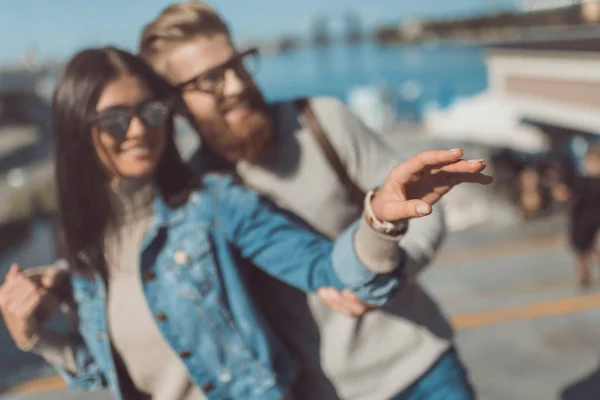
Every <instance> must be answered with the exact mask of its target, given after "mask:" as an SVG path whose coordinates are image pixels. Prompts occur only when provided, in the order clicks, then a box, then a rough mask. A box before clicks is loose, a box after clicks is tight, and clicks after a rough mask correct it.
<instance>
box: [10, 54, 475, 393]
mask: <svg viewBox="0 0 600 400" xmlns="http://www.w3.org/2000/svg"><path fill="white" fill-rule="evenodd" d="M170 94H171V92H170V88H169V86H168V85H166V84H165V83H164V82H163V81H162V80H161V79H160V78H158V77H157V76H156V75H155V74H154V73H153V72H152V70H151V69H150V68H149V67H147V66H146V65H145V64H144V63H143V62H141V61H140V60H139V59H137V58H136V57H135V56H133V55H130V54H128V53H126V52H123V51H119V50H117V49H113V48H106V49H95V50H85V51H83V52H81V53H79V54H77V55H76V56H75V57H74V58H73V59H72V60H71V61H70V62H69V63H68V64H67V66H66V68H65V71H64V73H63V76H62V77H61V79H60V81H59V83H58V86H57V89H56V92H55V96H54V101H53V118H54V131H55V154H56V160H55V162H56V178H57V184H58V194H59V204H60V213H61V228H62V231H63V233H64V244H65V253H66V257H67V260H68V262H69V269H70V275H71V279H70V287H71V289H72V293H73V296H72V297H73V300H74V304H75V306H74V309H75V310H76V315H77V317H78V320H79V325H78V331H77V332H76V334H73V335H59V334H56V333H54V332H51V331H49V330H48V329H46V328H44V327H43V326H42V324H41V321H43V320H44V316H45V315H46V314H48V313H49V312H51V311H52V310H51V309H52V308H53V307H54V305H55V304H56V300H55V299H54V298H53V297H52V295H50V294H49V292H48V290H46V289H45V288H46V287H50V286H51V285H49V284H48V285H46V284H44V280H45V278H47V277H42V279H41V284H40V285H35V284H34V283H33V282H32V280H30V279H28V278H27V277H26V276H25V275H24V274H22V273H21V272H20V271H19V269H18V267H17V266H13V267H12V268H11V271H10V272H9V274H8V276H7V278H6V281H5V283H4V284H3V286H2V287H1V288H0V309H1V310H2V313H3V316H4V319H5V321H6V323H7V326H8V328H9V330H10V332H11V335H12V336H13V338H14V340H15V342H16V343H17V344H18V345H19V346H20V347H21V348H23V349H26V350H27V349H29V350H33V351H36V352H38V353H40V354H42V355H43V356H44V357H45V358H46V359H47V360H48V361H49V362H51V363H52V364H53V365H54V366H56V367H57V369H58V370H59V371H60V373H61V375H62V376H63V377H64V378H65V380H66V381H67V383H68V384H69V385H70V386H71V387H75V388H81V389H87V390H91V389H98V388H102V387H106V386H108V387H109V388H110V390H111V392H112V394H113V395H114V397H115V398H117V399H121V398H127V399H130V398H136V397H139V396H147V395H149V396H151V397H152V398H157V399H186V400H188V399H204V398H210V399H232V398H235V399H250V398H252V399H280V398H283V397H285V396H286V393H287V390H288V387H289V386H290V385H291V383H292V382H293V381H294V379H295V377H296V374H297V366H296V364H295V362H294V360H292V359H291V357H290V356H289V355H288V353H287V352H286V350H285V349H284V348H283V347H282V345H281V344H280V343H279V342H278V341H277V339H276V338H275V337H274V335H272V333H271V332H270V331H269V329H268V328H267V326H266V325H265V324H264V323H263V321H262V320H261V317H260V316H259V315H257V313H256V311H255V310H254V308H253V307H252V302H251V300H250V299H249V298H248V297H247V295H246V290H245V287H244V275H245V273H246V271H244V270H243V269H241V268H238V267H237V264H236V257H238V256H242V257H244V258H247V259H249V260H251V261H252V262H253V263H254V264H256V265H257V266H258V267H260V268H262V269H264V270H265V271H266V272H268V273H270V274H272V275H274V276H275V277H277V278H279V279H281V280H283V281H285V282H287V283H289V284H291V285H294V286H296V287H298V288H300V289H302V290H305V291H309V290H310V291H312V290H316V289H317V288H318V287H321V286H334V287H337V288H340V289H342V288H348V289H352V290H353V291H354V293H355V294H356V295H357V296H359V297H360V298H361V299H363V301H367V302H370V303H373V304H376V305H377V304H379V305H380V304H383V303H384V302H385V301H386V299H387V298H389V297H390V296H391V295H392V294H393V293H394V291H395V289H396V288H397V287H398V284H399V281H400V279H399V275H400V274H398V273H393V272H394V271H395V269H396V268H397V266H398V265H399V264H400V263H401V252H398V251H397V250H398V248H397V240H398V238H399V236H400V234H401V232H402V230H403V229H405V228H406V223H401V224H394V223H387V224H386V223H384V222H382V221H399V220H405V219H408V218H411V217H417V216H422V215H426V214H428V213H430V212H431V206H430V204H429V203H427V202H426V201H424V200H419V199H420V198H421V196H425V197H427V196H429V197H427V198H430V199H433V201H435V200H437V199H438V198H439V197H440V196H441V195H442V194H443V193H445V192H446V191H447V190H449V188H450V187H451V186H452V185H453V184H456V183H459V182H462V181H469V180H471V181H481V179H482V178H481V177H480V176H479V175H477V174H476V173H477V172H479V171H481V170H482V169H483V168H484V166H485V163H484V162H479V161H478V162H475V163H467V162H466V161H460V157H461V155H462V152H460V151H447V152H431V153H427V154H426V155H424V156H421V157H420V158H418V159H415V160H412V163H411V162H408V163H406V166H405V168H398V169H397V170H395V171H394V172H392V173H391V174H390V178H389V179H388V182H386V183H385V184H384V185H383V186H382V188H381V189H379V190H378V191H377V196H375V197H374V198H373V199H372V200H371V198H369V199H366V201H365V204H366V205H367V213H366V216H367V217H369V218H364V219H362V220H361V222H357V224H356V225H355V226H354V227H352V228H351V229H349V230H348V231H347V232H346V233H345V234H343V235H342V237H341V238H340V239H338V240H337V241H336V242H335V243H331V242H329V241H327V240H325V239H323V238H321V237H318V236H315V235H314V234H312V233H310V232H308V231H306V230H304V229H301V228H299V227H298V226H296V225H294V224H293V223H291V222H290V221H289V220H288V219H286V218H284V217H283V216H281V215H279V214H278V213H276V212H275V211H274V210H273V209H272V208H270V207H268V206H267V205H266V204H264V203H263V202H262V201H261V200H260V199H259V198H258V196H257V195H256V194H254V193H252V192H249V191H246V190H245V189H243V188H242V187H240V186H237V185H235V184H234V183H233V182H232V180H231V179H229V178H226V177H219V176H206V177H204V178H203V179H202V180H201V181H200V182H198V181H197V180H196V179H195V178H194V176H193V175H192V174H191V173H190V172H189V170H188V169H187V168H186V166H185V164H184V163H183V162H182V161H181V159H180V157H179V154H178V153H177V151H176V148H175V145H174V142H173V120H172V115H171V107H170V101H169V98H170ZM409 161H410V160H409ZM425 168H428V169H429V170H431V169H432V168H435V171H436V175H435V176H434V175H433V174H432V175H431V176H434V177H442V178H443V179H442V180H441V181H436V180H435V179H432V180H431V183H432V184H431V185H430V186H427V185H420V186H419V185H416V186H415V182H417V181H419V178H417V177H418V176H421V175H422V174H423V173H424V170H425ZM440 172H443V173H440ZM471 173H475V175H473V176H475V177H471V175H470V174H471ZM484 180H485V179H484ZM436 182H437V183H436ZM409 185H413V187H414V191H415V193H416V199H414V200H408V201H407V200H406V198H405V192H406V190H405V189H407V188H408V187H409ZM371 196H372V194H371ZM367 221H368V222H367ZM370 225H371V226H370ZM382 226H383V228H381V227H382ZM376 230H378V232H376ZM384 231H385V232H384ZM359 260H363V261H362V262H361V261H359ZM274 301H277V299H274ZM48 309H50V310H48Z"/></svg>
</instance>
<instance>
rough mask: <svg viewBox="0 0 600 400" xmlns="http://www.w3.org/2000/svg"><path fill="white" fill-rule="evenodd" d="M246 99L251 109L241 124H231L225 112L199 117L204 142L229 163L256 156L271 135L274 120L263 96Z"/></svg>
mask: <svg viewBox="0 0 600 400" xmlns="http://www.w3.org/2000/svg"><path fill="white" fill-rule="evenodd" d="M245 97H250V96H245ZM252 97H254V96H252ZM245 100H246V101H248V102H249V104H250V105H249V108H250V111H251V112H250V115H248V116H247V117H246V118H244V119H243V120H242V121H240V122H239V123H236V124H228V123H227V121H226V120H225V117H224V112H219V113H218V114H217V115H215V116H214V117H213V118H211V119H209V120H208V119H207V120H203V121H200V120H196V126H197V128H198V131H199V134H200V137H201V139H202V141H203V142H204V143H205V145H208V146H209V147H210V149H211V150H212V151H213V152H215V153H216V154H218V155H220V156H221V157H223V158H225V159H226V160H227V161H230V162H237V161H240V160H248V161H252V160H254V159H256V158H257V157H258V156H259V155H260V153H261V150H262V149H263V148H264V147H265V145H266V144H267V142H268V141H269V139H270V138H271V136H272V130H273V127H272V121H271V117H270V115H269V113H268V108H267V105H266V102H265V101H264V100H263V98H262V96H260V95H258V97H255V98H252V99H250V98H248V99H245ZM231 103H232V102H229V104H231ZM226 108H227V105H224V106H223V107H221V108H220V110H225V109H226ZM203 145H204V144H203Z"/></svg>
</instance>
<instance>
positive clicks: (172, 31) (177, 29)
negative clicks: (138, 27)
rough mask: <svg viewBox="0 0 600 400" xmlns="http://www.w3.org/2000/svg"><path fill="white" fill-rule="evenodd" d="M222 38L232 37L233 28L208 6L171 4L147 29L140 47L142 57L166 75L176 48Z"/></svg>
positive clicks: (200, 4) (200, 2)
mask: <svg viewBox="0 0 600 400" xmlns="http://www.w3.org/2000/svg"><path fill="white" fill-rule="evenodd" d="M219 34H224V35H227V36H229V35H230V32H229V27H228V26H227V24H226V23H225V21H223V19H222V18H221V17H220V16H219V14H218V13H217V12H216V11H215V9H214V8H212V7H211V6H210V5H208V4H207V3H205V2H203V1H187V2H182V3H175V4H171V5H170V6H168V7H167V8H165V9H164V10H163V11H162V12H161V13H160V14H159V15H158V17H156V19H154V21H151V22H150V23H148V24H147V25H146V26H145V27H144V29H143V31H142V36H141V38H140V43H139V49H140V56H142V57H143V58H144V59H145V60H146V61H147V62H149V63H150V64H151V65H152V67H153V68H154V69H155V70H156V71H158V72H159V73H161V74H164V73H165V72H166V71H165V69H166V68H165V64H166V59H167V55H168V54H169V52H170V51H171V50H172V49H173V48H174V47H176V46H178V45H180V44H182V43H184V42H186V41H188V40H190V39H193V38H195V37H198V36H209V37H210V36H213V35H219Z"/></svg>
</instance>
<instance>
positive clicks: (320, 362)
mask: <svg viewBox="0 0 600 400" xmlns="http://www.w3.org/2000/svg"><path fill="white" fill-rule="evenodd" d="M140 53H141V55H142V56H143V57H144V58H145V59H146V60H147V61H148V62H149V63H150V64H151V65H152V66H153V67H154V68H155V69H156V71H158V72H159V73H160V74H162V75H163V76H164V77H165V78H166V79H168V80H169V81H170V82H171V83H173V84H174V85H175V86H176V87H177V88H178V89H179V90H180V92H181V97H182V99H183V103H184V104H185V113H187V116H188V118H189V120H190V122H191V124H192V125H193V126H194V127H195V129H196V130H197V131H198V133H199V134H200V137H201V140H202V148H201V150H199V152H198V153H197V154H196V155H195V156H194V157H193V161H192V164H196V166H197V167H198V168H206V167H207V165H208V164H211V163H210V162H209V161H210V160H217V163H216V164H215V163H212V164H211V167H215V166H217V165H219V166H221V167H223V165H225V164H229V165H230V166H231V167H232V168H235V171H236V172H237V174H238V175H239V176H240V178H241V179H242V180H243V181H244V182H245V183H246V184H247V185H249V186H250V187H252V188H253V189H255V190H257V191H259V192H261V193H263V194H265V195H267V196H268V197H270V198H271V199H273V200H274V201H275V202H276V203H277V204H278V205H279V206H281V207H283V208H285V209H287V210H289V211H291V212H293V213H294V214H296V215H298V216H299V217H301V218H302V219H304V220H305V221H306V222H308V223H309V224H310V225H312V227H313V228H315V229H316V230H318V231H320V232H321V233H323V234H325V235H328V236H331V237H334V236H336V235H338V234H339V233H340V232H341V231H342V230H343V229H344V228H345V227H347V226H348V225H349V224H350V223H351V222H352V221H354V220H355V219H356V218H357V217H359V215H360V212H361V207H360V204H357V203H358V202H357V201H353V199H354V198H355V197H356V196H354V195H349V193H348V191H349V190H352V188H354V191H359V190H362V191H367V190H369V189H371V188H374V187H376V186H377V185H379V184H380V183H381V182H383V181H384V179H385V177H386V175H387V173H388V172H389V170H390V168H391V167H392V166H393V165H395V164H397V162H398V157H397V155H396V154H394V153H393V152H392V151H391V150H390V149H389V147H388V146H387V145H386V144H385V143H384V142H383V141H382V140H381V139H380V138H379V137H377V136H376V135H375V134H373V133H372V132H371V131H369V130H368V129H367V128H366V127H365V126H364V125H363V124H362V123H361V122H360V121H359V120H358V119H357V118H356V117H355V116H354V115H353V114H352V113H351V112H349V110H347V109H346V108H345V107H344V106H343V105H342V104H341V103H340V102H338V101H337V100H334V99H330V98H312V99H310V101H309V102H308V105H307V104H306V103H302V102H296V103H294V102H282V103H278V104H272V105H269V106H267V104H266V102H265V100H264V98H263V96H262V95H261V93H260V91H259V89H258V88H257V86H256V84H255V83H254V81H253V79H252V77H251V75H250V73H249V71H248V70H247V69H246V68H245V67H244V62H245V61H246V60H247V59H248V58H250V57H252V56H253V55H254V52H253V51H248V52H241V53H240V52H238V51H237V50H236V49H235V48H234V46H233V44H232V40H231V37H230V33H229V29H228V27H227V25H226V24H225V23H224V21H223V20H222V19H221V18H220V17H219V15H218V14H217V13H216V12H215V11H214V10H213V9H212V8H211V7H210V6H209V5H207V4H206V3H203V2H200V1H194V2H186V3H178V4H173V5H171V6H169V7H168V8H166V9H165V10H164V11H163V12H162V13H161V14H160V15H159V16H158V17H157V18H156V19H155V20H154V21H152V22H151V23H149V24H148V25H147V26H146V27H145V29H144V31H143V33H142V38H141V40H140ZM290 78H291V79H293V77H292V76H290ZM311 112H313V113H314V115H315V116H316V118H311V115H312V114H311ZM315 120H316V121H318V122H317V124H320V125H321V127H322V131H323V133H325V134H326V135H327V139H328V140H327V141H328V142H329V143H330V146H332V147H333V150H334V152H335V153H336V155H331V148H330V149H329V150H325V148H326V147H327V144H323V143H322V141H319V140H318V139H316V136H315V132H314V131H315V129H316V130H319V127H318V126H316V127H315ZM325 154H327V156H326V155H325ZM215 155H216V156H217V157H216V158H215V157H214V156H215ZM336 156H337V157H339V160H338V161H341V164H342V165H343V167H344V169H345V170H344V171H336V168H335V167H336V165H337V166H338V167H339V165H340V164H339V163H336V162H335V160H332V159H334V158H335V157H336ZM218 160H221V161H223V162H219V161H218ZM201 164H202V166H201ZM353 184H354V185H355V186H352V185H353ZM348 187H350V189H348ZM443 235H444V225H443V216H442V212H441V210H440V209H439V208H437V209H436V210H435V212H434V213H433V214H432V215H431V216H428V217H425V218H421V219H419V220H415V221H411V226H410V229H409V231H408V234H407V235H406V236H405V238H404V239H403V241H402V244H403V247H405V248H406V249H407V250H406V251H407V253H408V254H407V255H408V265H407V270H408V271H409V274H410V278H413V279H412V284H409V285H408V286H407V287H406V288H405V289H404V290H403V293H402V294H401V295H399V296H398V297H397V298H396V299H395V300H394V301H393V302H392V303H391V304H388V305H386V306H385V307H383V308H382V309H375V310H369V309H370V307H369V306H368V305H365V304H361V303H360V302H359V301H358V300H357V299H356V298H355V297H353V295H352V294H351V293H347V292H344V293H338V292H336V291H335V290H333V289H324V290H322V291H321V292H320V293H319V294H318V295H311V296H308V299H307V297H306V296H304V295H303V294H300V293H298V292H297V291H295V290H294V289H292V288H289V287H287V286H285V285H281V284H278V283H276V282H274V281H273V280H271V279H269V278H267V277H264V276H257V277H256V282H254V283H253V285H254V287H255V289H256V300H257V302H258V303H259V305H260V307H261V308H262V310H263V311H264V313H265V315H266V317H267V318H268V320H269V322H270V323H271V325H273V327H274V329H275V330H276V331H277V332H278V333H279V334H280V335H281V337H282V339H283V340H284V341H285V343H286V344H287V345H288V346H289V347H290V348H291V349H292V350H293V351H294V352H295V354H296V355H297V356H298V357H299V358H300V359H301V360H302V361H303V362H304V366H305V369H306V371H305V373H304V375H303V376H302V377H301V379H300V381H299V382H298V384H297V387H298V388H297V389H296V393H295V394H296V396H297V397H298V398H299V399H311V400H329V399H335V398H341V399H352V400H359V399H360V400H383V399H390V398H394V399H417V398H419V399H442V398H443V399H471V398H473V395H472V392H471V389H470V386H469V383H468V381H467V378H466V373H465V371H464V368H463V366H462V364H461V363H460V361H459V359H458V356H457V354H456V351H455V350H454V348H453V345H452V331H451V328H450V326H449V324H448V322H447V321H446V320H445V318H444V317H443V315H442V314H441V312H440V310H439V309H438V307H437V305H436V304H435V303H434V301H433V300H432V299H431V298H430V297H429V296H428V295H427V294H426V293H425V292H424V290H423V289H422V288H421V286H420V285H419V284H418V283H416V282H415V279H414V278H416V277H417V276H418V274H419V272H420V271H421V269H422V268H423V267H424V266H425V265H427V264H428V263H429V262H430V260H431V259H432V257H433V255H434V253H435V251H436V250H437V248H438V247H439V245H440V243H441V241H442V238H443ZM319 297H320V299H321V300H320V299H319ZM326 305H329V306H330V307H331V308H328V307H327V306H326ZM332 309H334V310H337V311H339V312H335V311H333V310H332ZM366 311H369V312H367V313H365V312H366ZM363 313H365V314H364V315H362V317H360V318H357V316H359V315H361V314H363Z"/></svg>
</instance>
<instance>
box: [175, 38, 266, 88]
mask: <svg viewBox="0 0 600 400" xmlns="http://www.w3.org/2000/svg"><path fill="white" fill-rule="evenodd" d="M259 55H260V52H259V50H258V48H257V47H253V48H250V49H247V50H244V51H241V52H239V53H237V54H235V55H234V56H233V57H231V58H230V59H229V60H227V61H225V62H224V63H223V64H221V65H217V66H216V67H213V68H211V69H209V70H207V71H204V72H202V73H201V74H199V75H196V76H195V77H193V78H191V79H188V80H187V81H185V82H182V83H180V84H178V85H176V86H175V88H176V89H177V91H178V92H180V93H183V92H189V91H200V92H204V93H210V94H215V93H218V92H219V89H221V90H222V88H223V83H224V81H225V73H226V72H227V71H228V70H230V69H232V70H234V71H235V73H236V74H237V76H238V78H240V79H242V80H248V79H249V78H250V76H251V75H252V74H251V73H250V72H248V71H247V69H246V67H245V66H244V63H243V60H244V59H245V58H247V57H249V56H254V57H256V58H257V63H258V57H259ZM211 74H219V75H218V80H217V81H216V82H215V83H214V84H213V86H212V87H211V88H210V89H206V88H203V87H201V85H200V82H201V81H202V79H206V77H207V76H209V75H211ZM192 84H193V86H191V85H192Z"/></svg>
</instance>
